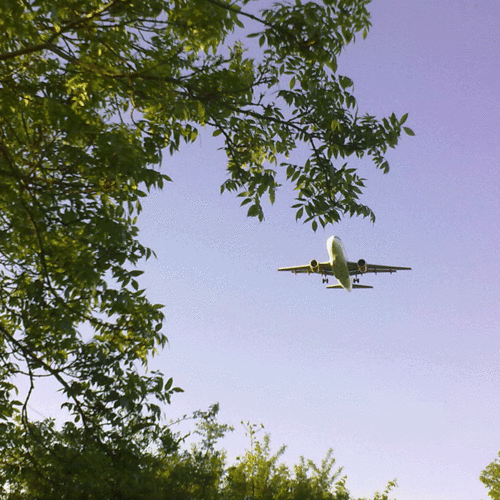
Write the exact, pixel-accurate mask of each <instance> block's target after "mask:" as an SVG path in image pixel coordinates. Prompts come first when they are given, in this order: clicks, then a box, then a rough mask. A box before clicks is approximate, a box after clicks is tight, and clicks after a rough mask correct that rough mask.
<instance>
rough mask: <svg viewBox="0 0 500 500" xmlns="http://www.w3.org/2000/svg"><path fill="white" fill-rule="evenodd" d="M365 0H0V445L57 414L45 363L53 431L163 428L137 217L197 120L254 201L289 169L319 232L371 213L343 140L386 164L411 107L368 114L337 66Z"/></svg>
mask: <svg viewBox="0 0 500 500" xmlns="http://www.w3.org/2000/svg"><path fill="white" fill-rule="evenodd" d="M367 4H368V0H322V1H316V2H302V1H300V0H296V1H295V2H293V3H289V2H284V1H283V2H277V3H274V4H273V5H272V6H270V4H269V3H268V2H259V1H251V0H234V1H231V0H141V1H140V2H139V1H134V0H110V1H108V2H103V1H101V0H78V1H77V0H51V1H50V2H47V1H45V0H5V1H3V2H1V3H0V30H1V32H2V37H1V39H0V192H1V193H2V196H1V197H0V360H1V361H0V363H1V364H0V370H1V373H0V418H1V419H2V420H1V421H0V435H1V436H2V438H1V439H0V454H3V453H7V451H8V450H9V453H11V455H12V450H16V449H17V450H19V449H21V448H22V447H27V448H29V447H32V448H33V447H36V446H37V443H43V442H45V443H50V442H51V439H52V437H51V436H54V435H55V434H54V433H55V432H56V430H55V427H54V424H53V423H50V422H45V423H43V424H40V423H36V422H34V421H32V419H31V418H30V415H29V399H30V396H31V394H32V392H33V391H34V390H35V389H36V385H37V380H38V379H39V378H40V377H46V376H49V377H51V378H52V379H53V380H55V381H56V382H57V384H58V385H59V387H60V390H61V392H62V393H63V395H64V397H65V398H66V399H65V403H64V406H65V408H66V410H67V411H68V413H69V415H70V417H69V420H68V422H66V425H67V427H65V430H64V432H65V436H66V437H65V438H64V439H66V438H67V436H71V435H72V436H74V439H75V442H79V443H81V445H82V446H84V444H83V443H85V447H90V448H92V447H95V449H96V450H101V451H102V450H104V451H103V453H104V452H105V453H111V455H110V456H117V455H116V454H117V453H118V452H117V451H116V450H117V449H120V450H121V449H122V448H124V447H125V448H126V447H128V448H127V449H129V448H130V449H129V451H130V450H132V451H134V450H136V451H137V450H138V449H140V448H141V447H142V446H143V445H144V442H147V441H148V440H155V439H164V440H165V439H167V438H168V432H166V431H165V429H164V428H163V427H161V426H160V425H159V422H160V417H161V405H162V404H164V403H168V402H169V401H170V398H171V396H172V394H173V393H174V392H176V391H180V389H179V388H176V387H174V385H173V381H172V379H168V380H166V378H165V377H164V376H163V374H161V373H158V372H152V373H150V372H146V371H145V368H146V367H147V361H148V357H149V356H151V355H153V354H155V353H156V352H157V350H159V349H161V348H162V347H163V346H164V345H165V343H166V342H167V338H166V335H165V333H164V332H163V331H162V321H163V318H164V316H163V313H162V311H161V309H162V306H161V305H158V304H152V303H150V301H149V300H148V299H147V296H146V292H145V290H143V289H141V288H140V285H139V282H138V280H137V277H138V276H140V275H141V273H142V271H141V270H140V269H137V265H138V264H139V262H140V261H141V259H144V258H146V259H147V258H150V257H151V256H152V255H153V251H152V250H151V249H149V248H146V247H145V246H143V245H142V244H141V243H140V241H139V239H138V228H137V215H138V214H139V213H140V211H141V198H142V197H144V196H146V193H147V192H148V191H149V190H151V189H153V188H159V189H161V188H162V187H163V186H164V184H165V183H166V182H168V181H170V178H169V176H168V175H167V173H164V172H163V171H161V170H160V167H161V165H162V160H163V157H164V156H165V155H166V154H174V153H175V152H176V151H178V150H179V148H180V147H181V146H182V144H183V143H190V142H193V141H195V140H196V138H197V137H198V134H199V131H200V130H202V129H208V130H210V131H211V132H212V133H213V135H215V136H220V139H221V144H222V147H223V148H224V150H225V151H226V153H227V164H226V165H225V168H226V170H227V180H226V181H225V182H224V184H223V185H222V186H221V189H222V191H230V192H234V193H236V194H237V196H238V197H241V198H242V200H241V205H244V206H246V208H245V210H247V214H248V215H249V216H254V217H258V218H259V219H262V218H263V216H264V214H263V209H262V201H263V200H264V199H265V198H266V197H268V199H269V200H270V201H271V203H272V202H273V201H274V199H275V196H276V191H277V189H278V187H279V182H278V180H277V173H278V172H279V171H283V173H284V176H283V177H286V179H287V180H288V181H289V182H291V183H292V185H293V186H294V189H295V190H296V201H295V203H294V205H293V207H294V208H295V210H296V218H297V219H299V220H300V219H302V220H304V221H306V222H310V223H311V224H312V228H313V229H314V230H316V228H317V227H318V224H319V225H323V226H324V225H326V224H328V223H331V222H335V221H338V220H340V218H341V217H342V216H344V215H361V216H365V217H371V218H373V217H374V215H373V213H372V211H371V210H370V209H369V208H368V207H367V206H365V205H363V204H362V203H361V202H360V201H359V195H360V194H361V191H362V188H363V187H364V185H363V179H362V178H360V177H359V176H358V174H357V172H356V170H355V169H354V168H352V167H350V166H349V165H348V161H347V160H348V157H350V156H352V155H354V156H355V157H358V158H362V157H365V156H366V157H369V158H371V159H372V160H373V162H374V164H375V166H376V167H377V168H379V169H381V170H382V171H384V172H386V171H388V169H389V165H388V162H387V160H386V159H385V153H386V151H387V150H388V148H390V147H395V146H396V145H397V143H398V140H399V138H400V135H401V133H402V131H403V130H406V132H407V133H408V134H409V135H413V132H412V131H411V129H408V128H406V127H404V123H405V121H406V118H407V116H406V115H404V116H402V117H396V116H395V115H394V114H393V115H391V116H389V117H387V118H382V119H380V120H379V119H376V118H375V117H374V116H371V115H369V114H361V113H360V111H359V110H358V107H357V103H356V98H355V97H354V95H353V82H352V81H351V79H350V78H348V77H347V76H343V75H339V74H337V58H338V57H339V55H340V54H341V52H342V50H343V48H344V47H345V46H346V45H347V44H349V43H351V42H353V41H354V40H355V38H356V37H357V36H362V37H365V36H366V34H367V31H368V29H369V27H370V16H369V13H368V11H367ZM299 147H301V148H306V149H307V150H308V152H309V158H308V159H307V160H306V161H305V162H303V163H298V162H297V161H294V153H295V152H296V150H297V148H299ZM21 377H25V378H26V380H27V383H26V387H27V390H26V391H25V393H24V394H22V398H19V400H18V397H17V396H16V392H17V389H18V385H19V384H18V381H19V380H20V378H21ZM138 433H139V434H140V435H141V436H142V438H141V439H143V440H144V441H140V442H138V441H137V440H134V439H132V436H137V435H138ZM27 435H29V436H31V437H29V438H27V437H26V436H27ZM23 436H24V438H23ZM167 440H168V439H167ZM89 443H92V444H89ZM34 449H35V448H33V450H34ZM33 450H32V451H33ZM109 450H111V451H109ZM121 452H122V453H123V450H122V451H121ZM21 455H22V454H21ZM21 455H19V457H21ZM32 455H33V456H35V455H36V453H35V452H34V451H33V453H32ZM12 456H15V453H14V455H12ZM22 456H24V458H23V459H21V458H19V460H20V461H21V462H19V463H22V460H26V457H27V456H30V453H28V454H27V455H22ZM62 456H64V453H63V455H62ZM13 460H14V459H13ZM13 463H14V462H11V463H10V465H9V467H10V468H7V469H6V470H5V471H3V470H0V475H3V474H4V472H5V474H7V472H8V474H15V473H16V472H15V471H16V470H18V468H19V467H20V466H16V467H18V468H17V469H16V467H14V468H12V467H13V466H12V464H13ZM11 466H12V467H11ZM0 467H3V465H1V466H0ZM6 471H7V472H6ZM5 477H7V476H5Z"/></svg>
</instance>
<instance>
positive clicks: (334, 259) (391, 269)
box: [278, 236, 411, 292]
mask: <svg viewBox="0 0 500 500" xmlns="http://www.w3.org/2000/svg"><path fill="white" fill-rule="evenodd" d="M326 248H327V250H328V256H329V257H330V260H329V261H328V262H318V261H317V260H316V259H313V260H311V262H310V263H309V264H308V265H305V266H293V267H280V268H279V269H278V271H291V272H292V273H293V274H297V273H298V274H300V273H307V274H311V273H317V274H321V275H322V276H323V283H328V276H334V277H335V278H337V281H338V284H337V285H329V286H327V287H326V288H344V289H345V290H347V291H348V292H350V291H351V290H352V289H353V288H373V287H372V286H368V285H359V278H357V276H358V275H360V274H365V273H375V274H377V273H391V274H392V273H395V272H396V271H411V267H396V266H379V265H375V264H367V263H366V261H365V260H364V259H360V260H358V261H357V262H350V261H348V260H347V257H346V253H345V250H344V245H343V244H342V241H341V239H340V238H339V237H338V236H330V238H328V240H327V241H326ZM351 276H355V277H354V278H351Z"/></svg>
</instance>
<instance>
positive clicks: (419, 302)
mask: <svg viewBox="0 0 500 500" xmlns="http://www.w3.org/2000/svg"><path fill="white" fill-rule="evenodd" d="M370 10H371V12H372V21H373V28H372V30H371V32H370V33H369V35H368V38H367V39H366V40H364V41H363V40H361V39H360V40H359V41H358V42H356V44H355V45H354V46H352V47H350V48H349V49H348V50H347V51H346V53H345V55H344V56H343V58H342V59H341V61H340V73H341V74H345V75H347V76H350V77H351V78H352V79H353V80H354V82H355V95H356V96H357V97H358V100H359V105H360V110H361V111H362V112H370V113H371V114H375V115H376V116H379V117H382V116H385V115H389V114H390V113H392V112H393V111H394V112H395V113H396V114H397V115H398V116H401V115H402V114H404V113H406V112H408V113H409V119H408V122H407V125H408V126H409V127H411V128H412V129H413V130H414V131H415V132H416V134H417V135H416V137H413V138H411V137H407V136H405V137H404V138H403V139H402V141H401V143H400V146H398V148H397V150H395V151H393V152H391V153H390V155H389V160H390V163H391V167H392V169H391V172H390V173H389V174H388V175H383V174H382V173H381V172H379V171H376V170H375V167H374V166H372V164H371V163H369V162H368V161H366V162H359V161H358V162H356V163H355V165H358V166H359V167H360V170H361V172H362V173H363V175H364V176H365V177H367V179H368V182H367V188H366V192H365V197H364V199H363V201H364V202H365V203H366V204H368V205H369V206H370V207H371V208H372V209H373V210H374V211H375V213H376V215H377V221H376V223H375V225H372V224H371V223H370V222H369V221H368V220H363V219H346V220H345V221H343V222H342V223H340V224H338V225H336V226H332V227H329V228H327V229H326V230H325V231H323V230H319V231H318V232H317V233H313V232H312V230H311V229H310V226H307V225H302V224H297V223H295V217H294V212H293V211H292V210H291V209H290V208H289V206H290V205H291V204H292V203H293V193H292V191H291V189H290V188H289V187H284V188H282V190H281V192H279V193H278V196H277V201H276V203H275V205H274V206H273V207H267V213H266V221H265V222H263V223H258V222H257V221H255V220H249V219H246V217H245V213H246V210H245V209H240V208H239V206H238V205H239V202H238V200H237V199H235V197H234V196H233V195H232V194H225V195H223V196H221V195H220V194H219V186H220V184H221V183H222V182H223V181H224V180H225V178H226V177H225V171H224V166H225V158H224V155H223V154H222V153H221V152H220V151H218V150H217V147H218V142H216V141H215V140H214V139H212V138H211V137H210V134H209V133H207V134H202V137H201V140H199V141H198V142H197V143H196V144H195V145H194V146H191V147H189V148H185V149H184V150H183V151H182V152H181V153H180V154H178V155H176V156H174V157H171V158H166V159H165V162H164V163H165V165H164V172H165V173H167V174H169V175H170V176H171V177H172V178H173V179H174V182H173V183H172V184H169V185H167V186H166V188H165V190H164V191H163V192H156V193H153V194H152V195H151V196H150V197H149V198H147V199H146V201H145V203H144V208H145V209H144V212H143V214H142V216H141V217H142V218H141V220H140V228H141V239H142V241H143V243H145V244H147V245H149V246H151V247H152V248H153V249H154V250H155V251H156V252H157V255H158V259H157V260H156V261H154V260H150V261H149V262H147V263H146V264H145V265H144V266H143V268H144V269H145V270H146V273H145V275H143V276H142V278H143V280H142V284H143V285H144V286H146V287H147V288H148V290H149V297H150V298H151V300H152V301H154V302H159V303H163V304H165V305H166V307H165V312H166V315H167V318H168V319H167V322H166V326H165V328H166V333H167V335H168V337H169V339H170V345H169V347H168V348H167V349H166V350H165V351H164V352H162V353H161V354H160V355H159V356H158V357H157V358H155V360H154V362H153V366H154V367H155V368H161V369H162V370H163V371H164V372H165V374H166V375H167V376H173V377H174V381H175V384H176V385H179V386H181V387H182V388H184V390H185V393H184V394H179V395H176V396H175V397H174V399H173V401H172V405H171V406H170V407H168V408H167V409H166V410H167V416H168V417H172V418H174V417H177V416H180V415H182V414H185V413H190V412H192V411H194V410H197V409H206V408H207V407H208V406H209V405H210V404H212V403H215V402H219V403H220V405H221V412H220V420H221V421H222V422H226V423H230V424H233V425H235V426H237V431H236V432H235V433H233V434H234V435H232V436H231V437H230V438H229V439H227V440H226V442H225V443H224V445H225V446H226V447H227V449H228V451H229V454H230V456H231V457H234V456H235V455H236V454H238V453H240V452H241V451H242V450H243V448H244V447H245V446H247V441H246V439H245V437H244V435H243V430H242V429H241V428H238V423H239V421H240V420H244V421H251V422H254V423H263V424H264V425H265V427H266V430H267V432H269V433H270V434H271V438H272V442H273V443H274V445H275V446H276V448H277V447H279V446H280V445H282V444H287V445H288V452H287V454H286V455H285V459H286V460H287V461H289V462H290V463H292V462H295V461H296V460H297V459H298V457H299V456H300V455H304V456H305V457H307V458H312V459H315V460H321V458H323V457H324V455H325V453H326V451H327V449H328V448H330V447H331V448H333V449H334V450H335V452H334V454H335V456H336V458H337V460H338V464H339V465H343V466H344V467H345V468H344V473H345V474H347V476H348V482H347V486H348V488H349V489H350V491H351V492H352V493H353V494H355V495H358V496H363V495H370V494H372V493H373V492H374V491H375V490H376V489H379V490H381V489H383V488H384V487H385V485H386V483H387V481H389V480H391V479H393V478H397V480H398V484H399V487H398V489H397V490H396V491H395V496H396V497H397V498H398V499H400V500H429V499H431V500H471V499H481V498H483V500H485V499H486V497H487V495H486V490H485V488H484V487H483V486H482V485H481V483H480V481H479V479H478V477H479V474H480V472H481V470H482V469H483V468H484V467H485V466H486V465H487V464H488V463H489V462H490V461H492V460H493V459H494V458H495V457H496V455H497V453H498V451H499V450H500V397H499V393H500V336H499V333H500V286H499V284H498V283H499V274H498V273H499V262H500V251H499V243H498V242H499V228H500V201H499V190H500V180H499V178H500V177H499V171H498V161H499V160H498V159H499V156H500V155H499V153H500V121H499V117H500V95H499V94H500V83H499V82H500V30H499V28H498V27H499V26H500V3H499V2H498V1H497V0H478V1H476V2H471V1H468V0H454V1H451V0H440V1H430V0H376V1H374V2H373V3H372V5H371V7H370ZM331 234H336V235H338V236H340V237H341V238H342V240H343V242H344V245H345V247H346V250H347V253H348V257H349V258H350V259H351V260H357V259H359V258H364V259H366V260H367V261H368V262H370V263H375V264H389V265H400V266H411V267H412V268H413V271H411V272H401V273H398V274H396V275H379V276H373V275H369V276H365V277H362V283H365V284H370V285H373V286H374V287H375V288H374V289H373V290H354V291H353V292H352V293H351V294H349V293H347V292H345V291H343V290H327V289H325V287H324V285H322V283H321V277H319V276H293V275H291V274H288V273H278V272H277V271H276V269H277V268H278V267H280V266H290V265H299V264H306V263H308V262H309V261H310V260H311V259H312V258H316V259H318V260H320V261H325V260H327V258H328V257H327V253H326V247H325V242H326V239H327V238H328V237H329V236H330V235H331Z"/></svg>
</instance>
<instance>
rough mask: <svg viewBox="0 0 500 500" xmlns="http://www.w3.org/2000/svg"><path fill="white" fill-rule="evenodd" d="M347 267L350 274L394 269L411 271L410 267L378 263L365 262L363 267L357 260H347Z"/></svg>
mask: <svg viewBox="0 0 500 500" xmlns="http://www.w3.org/2000/svg"><path fill="white" fill-rule="evenodd" d="M347 268H348V269H349V274H350V275H351V276H353V275H357V274H366V273H375V274H377V273H391V274H392V273H395V272H396V271H411V267H399V266H381V265H379V264H365V265H364V266H363V267H360V266H359V263H358V262H348V263H347Z"/></svg>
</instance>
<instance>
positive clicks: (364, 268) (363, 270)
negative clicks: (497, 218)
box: [358, 259, 368, 274]
mask: <svg viewBox="0 0 500 500" xmlns="http://www.w3.org/2000/svg"><path fill="white" fill-rule="evenodd" d="M358 271H359V272H360V273H361V274H363V273H366V271H368V264H367V263H366V260H364V259H359V260H358Z"/></svg>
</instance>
